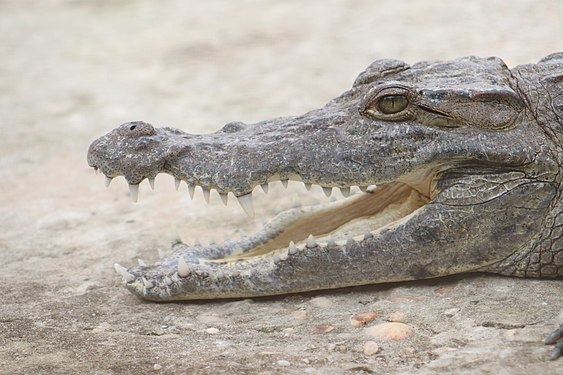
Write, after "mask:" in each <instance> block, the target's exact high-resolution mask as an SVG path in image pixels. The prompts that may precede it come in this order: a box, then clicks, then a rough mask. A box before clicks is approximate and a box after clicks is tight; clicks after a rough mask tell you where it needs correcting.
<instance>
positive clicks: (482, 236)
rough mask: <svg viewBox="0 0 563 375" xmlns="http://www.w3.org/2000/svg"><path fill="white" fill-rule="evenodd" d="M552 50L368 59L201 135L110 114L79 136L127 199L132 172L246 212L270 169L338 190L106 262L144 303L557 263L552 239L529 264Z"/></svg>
mask: <svg viewBox="0 0 563 375" xmlns="http://www.w3.org/2000/svg"><path fill="white" fill-rule="evenodd" d="M561 61H562V60H561V58H560V56H559V57H556V58H549V59H546V60H545V61H543V62H542V63H541V64H535V65H529V66H523V67H519V68H517V69H515V70H513V71H510V70H509V69H508V68H507V67H506V66H505V65H504V63H503V62H502V61H501V60H500V59H497V58H487V59H481V58H474V57H471V58H463V59H458V60H454V61H448V62H436V61H434V62H421V63H417V64H415V65H412V66H409V65H407V64H405V63H404V62H401V61H396V60H379V61H376V62H374V63H373V64H371V65H370V66H369V67H368V68H367V69H366V70H365V71H364V72H363V73H361V74H360V75H359V76H358V78H357V79H356V81H355V82H354V84H353V87H352V88H351V89H350V90H349V91H347V92H345V93H343V94H342V95H341V96H339V97H337V98H335V99H333V100H332V101H330V102H329V103H328V104H327V105H326V106H324V107H323V108H320V109H317V110H313V111H311V112H308V113H306V114H304V115H302V116H296V117H283V118H276V119H273V120H268V121H263V122H259V123H256V124H251V125H249V124H244V123H241V122H232V123H229V124H227V125H225V126H224V127H223V128H222V129H220V130H219V131H217V132H215V133H211V134H204V135H192V134H187V133H184V132H181V131H179V130H177V129H173V128H155V127H153V126H152V125H150V124H147V123H145V122H130V123H126V124H123V125H121V126H120V127H118V128H117V129H115V130H113V131H111V132H110V133H108V134H107V135H105V136H103V137H101V138H99V139H97V140H96V141H94V142H93V143H92V144H91V146H90V149H89V151H88V164H89V165H90V166H91V167H94V168H96V169H99V170H101V171H102V172H103V173H104V174H105V175H106V177H107V179H108V181H110V180H111V178H113V177H116V176H120V175H121V176H124V177H125V179H126V180H127V182H128V183H129V186H130V189H131V194H132V196H133V198H134V200H136V196H137V191H138V185H139V183H140V182H141V181H142V180H143V179H149V181H151V183H152V181H153V180H154V178H155V176H156V175H157V174H159V173H167V174H170V175H172V176H174V177H175V178H176V180H177V181H178V182H179V181H185V182H186V183H187V184H188V187H189V190H190V192H191V193H193V189H194V187H195V186H200V187H201V188H202V189H203V192H204V196H205V197H209V192H210V190H211V189H216V190H217V192H218V193H219V194H220V195H221V197H222V198H223V200H224V201H226V199H227V197H228V194H232V195H234V196H236V197H237V198H238V200H239V202H240V203H241V206H242V207H243V208H244V210H245V211H246V212H247V213H248V214H249V215H253V209H252V191H253V189H254V188H255V187H257V186H258V185H261V186H262V187H263V188H264V189H265V190H266V189H267V186H268V183H270V182H272V181H282V182H286V181H287V180H295V181H302V182H303V183H304V184H305V186H306V187H308V188H309V187H310V186H311V185H313V184H316V185H320V186H321V187H323V189H324V191H325V193H326V194H327V195H329V194H330V192H331V191H332V188H340V190H341V191H342V193H343V195H344V196H346V197H347V198H346V199H343V200H340V201H337V202H334V203H327V204H323V205H319V206H317V207H302V208H295V209H292V210H290V211H287V212H283V213H281V214H279V215H277V216H276V217H274V218H272V219H271V220H270V222H269V223H268V224H267V225H266V226H265V227H264V228H263V229H262V230H261V231H259V232H258V233H256V234H254V235H253V236H251V237H249V238H245V239H242V240H240V241H238V242H230V243H225V244H223V245H210V246H204V247H202V246H199V245H193V246H191V245H186V244H183V243H177V244H175V245H174V246H173V252H172V255H170V256H167V257H165V258H163V259H161V260H160V261H159V262H157V263H156V264H154V265H149V266H147V265H144V264H143V265H140V266H138V267H131V268H129V269H126V268H124V267H121V266H119V265H116V270H117V271H118V272H119V273H120V274H121V275H122V276H123V279H124V284H125V285H126V286H127V287H128V288H129V289H130V290H131V291H132V292H133V293H135V294H137V295H139V296H140V297H142V298H146V299H150V300H177V299H202V298H222V297H247V296H260V295H272V294H282V293H292V292H300V291H307V290H317V289H326V288H336V287H344V286H350V285H362V284H370V283H379V282H390V281H400V280H411V279H421V278H431V277H438V276H443V275H449V274H453V273H458V272H466V271H476V270H481V271H491V272H498V273H505V274H514V275H519V276H526V275H527V276H557V275H558V272H559V275H561V273H562V271H563V267H562V266H561V264H557V263H556V262H555V261H554V260H553V259H559V261H561V259H560V258H562V256H561V255H563V254H561V248H560V247H558V245H555V247H558V248H557V249H556V248H555V247H554V246H551V248H548V249H547V250H546V251H551V252H552V261H551V262H546V263H545V264H543V265H541V266H538V267H534V262H533V261H530V259H531V257H532V256H533V255H534V254H535V253H537V251H536V250H535V249H536V248H539V246H540V244H539V243H540V242H541V240H542V239H543V238H544V237H546V236H547V237H548V238H550V237H549V236H550V234H549V233H548V234H547V235H546V234H542V233H544V232H545V228H546V227H548V226H547V225H546V222H548V221H549V220H551V221H552V222H553V219H554V218H555V219H556V221H557V217H558V218H559V219H558V220H559V223H560V224H561V222H562V221H563V218H562V217H561V215H559V213H560V212H561V203H560V202H561V201H560V196H561V185H560V184H561V175H562V173H561V155H562V154H561V142H560V139H561V124H560V122H559V123H557V119H560V117H557V116H556V114H553V111H552V112H550V110H549V109H546V108H547V107H548V106H549V105H548V104H546V103H548V102H547V101H546V99H545V98H547V97H548V96H549V93H550V92H551V91H549V90H552V92H555V91H557V87H559V89H558V90H559V92H561V90H560V82H561V80H560V79H559V80H557V79H552V81H553V82H555V83H553V84H552V86H551V89H550V88H549V87H548V88H545V87H546V86H549V85H547V84H545V82H547V81H546V77H548V76H549V74H547V73H550V74H552V73H554V72H555V73H558V75H556V76H558V77H559V78H560V77H561V73H562V71H563V69H562V64H561ZM542 64H543V65H542ZM538 67H540V68H541V69H540V68H538ZM546 72H547V73H546ZM552 75H553V74H552ZM534 80H535V81H537V82H535V83H534ZM540 81H541V82H543V83H541V84H540V83H539V82H540ZM558 85H559V86H558ZM532 87H533V89H532ZM542 87H543V88H542ZM542 90H544V91H542ZM558 100H559V103H561V102H560V101H561V98H560V97H559V99H558ZM542 106H544V107H545V108H544V107H542ZM560 107H563V106H560ZM548 112H549V113H548ZM554 119H555V122H554ZM557 140H559V141H557ZM356 187H358V188H359V189H357V188H356ZM368 187H369V188H368ZM351 188H353V190H358V192H357V193H355V194H352V195H351V194H350V189H351ZM360 191H361V192H360ZM554 212H555V213H554ZM557 215H559V216H557ZM550 218H551V219H550ZM562 225H563V224H562ZM552 227H553V223H552ZM552 242H553V241H552ZM560 242H561V241H560ZM554 254H555V255H554ZM557 254H559V258H557ZM554 257H555V258H554ZM561 263H563V262H561ZM558 267H559V268H558Z"/></svg>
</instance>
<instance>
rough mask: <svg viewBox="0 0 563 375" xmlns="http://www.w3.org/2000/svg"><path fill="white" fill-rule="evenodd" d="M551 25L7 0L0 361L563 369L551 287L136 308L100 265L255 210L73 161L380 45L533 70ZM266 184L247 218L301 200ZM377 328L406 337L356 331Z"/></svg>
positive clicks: (248, 109) (410, 14) (5, 366)
mask: <svg viewBox="0 0 563 375" xmlns="http://www.w3.org/2000/svg"><path fill="white" fill-rule="evenodd" d="M540 4H541V5H540ZM562 19H563V3H561V1H556V0H554V1H542V2H541V3H540V2H538V1H537V0H530V1H523V0H519V1H505V2H500V1H499V2H492V1H490V0H479V1H477V0H473V1H471V2H467V1H432V2H423V1H418V2H412V1H354V2H352V1H349V2H347V1H336V0H334V1H330V0H329V1H327V0H315V1H306V2H305V1H297V0H295V1H273V0H272V1H251V0H249V1H227V0H225V1H209V2H204V1H180V0H178V1H172V0H163V1H158V2H157V1H149V0H139V1H126V0H115V1H111V0H89V1H86V0H84V1H79V0H75V1H62V0H61V1H47V0H42V1H40V2H39V1H23V0H18V1H0V35H1V37H0V55H1V56H2V58H1V59H0V88H1V89H0V118H1V119H2V121H1V123H0V129H1V132H2V133H1V134H2V136H1V138H0V153H1V154H0V177H1V179H0V188H1V191H2V194H1V196H0V228H1V231H0V262H1V264H2V272H1V273H0V279H1V281H2V286H3V290H2V293H1V294H0V303H1V304H0V373H2V374H31V373H33V374H79V373H80V374H145V373H185V374H218V373H225V374H246V373H248V374H362V373H366V374H367V373H376V374H383V373H386V374H404V373H417V374H433V373H452V374H453V373H455V374H533V373H538V374H555V373H559V374H560V373H561V372H560V371H561V365H562V362H561V361H562V360H561V359H560V360H559V361H556V362H549V361H548V360H547V352H548V350H549V348H548V347H546V346H544V345H542V343H541V341H542V339H543V338H544V337H545V335H546V334H547V333H548V332H549V331H551V330H552V329H554V328H555V327H556V326H557V325H558V324H559V323H560V322H562V321H563V313H562V308H563V306H562V300H561V296H562V294H563V293H562V292H563V285H562V282H561V281H541V280H521V279H513V278H505V277H495V276H487V275H469V276H468V275H465V276H455V277H451V278H445V279H439V280H432V281H423V282H413V283H402V284H394V285H383V286H381V285H380V286H369V287H361V288H351V289H346V290H338V291H326V292H320V293H313V294H303V295H291V296H282V297H276V298H266V299H247V300H233V301H213V302H201V303H168V304H156V303H147V302H143V301H141V300H139V299H137V298H135V297H133V296H132V295H131V294H129V293H128V292H127V291H126V290H125V289H124V288H123V287H122V286H121V284H120V277H118V275H116V274H115V272H114V271H113V268H112V265H113V263H115V262H119V263H121V264H124V265H131V264H134V263H135V262H136V261H137V258H142V259H144V260H145V261H147V262H154V261H155V260H156V259H157V258H158V255H157V250H158V249H161V250H163V251H167V249H168V248H169V246H170V242H171V241H172V240H173V239H174V238H175V237H176V236H180V237H181V238H182V239H183V240H184V241H187V242H189V241H193V240H194V239H195V238H196V237H197V238H199V240H201V241H209V240H215V241H221V240H222V239H223V236H224V234H228V235H231V236H232V235H235V236H236V235H238V234H239V233H240V232H242V231H244V230H249V229H250V228H252V227H254V226H255V225H256V223H255V222H253V221H250V220H249V219H247V218H246V217H245V215H244V213H243V212H242V210H241V209H240V208H239V207H238V205H237V204H236V202H234V201H233V202H230V203H229V206H228V207H227V208H225V207H223V206H222V205H221V203H220V201H219V199H218V197H217V196H212V204H211V205H209V206H207V205H206V204H205V203H203V199H201V198H202V196H201V192H200V191H198V192H196V199H195V201H193V202H192V201H190V200H189V198H187V194H186V191H185V185H184V186H183V187H182V188H181V189H180V191H179V192H176V191H174V188H173V181H172V179H171V178H167V177H164V176H159V178H158V179H157V189H156V191H155V192H151V191H150V190H149V188H148V184H147V185H145V184H142V186H141V193H140V194H141V196H140V202H139V203H138V204H132V203H131V202H130V200H129V198H128V196H127V187H126V183H125V181H124V180H123V179H116V181H114V182H113V183H112V186H111V187H110V188H109V190H106V189H105V188H104V187H103V178H102V177H100V176H95V175H94V173H93V171H92V170H91V169H89V168H88V167H87V165H86V160H85V159H86V150H87V148H88V145H89V143H90V142H91V141H92V140H93V139H95V138H97V137H98V136H101V135H102V134H104V133H106V132H107V131H109V130H111V129H112V128H114V127H116V126H118V125H119V124H121V123H122V122H126V121H130V120H140V119H142V120H145V121H149V122H151V123H153V124H155V125H157V126H165V125H173V126H175V127H179V128H182V129H184V130H186V131H190V132H194V133H197V132H208V131H214V130H216V129H218V128H219V127H221V126H222V125H223V124H224V123H226V122H228V121H231V120H241V121H245V122H253V121H257V120H260V119H266V118H271V117H274V116H279V115H291V114H299V113H302V112H305V111H307V110H309V109H313V108H316V107H318V106H320V105H323V104H324V103H325V102H326V101H327V100H329V99H331V98H333V97H335V96H337V95H338V94H340V93H341V92H343V91H344V90H346V89H348V88H349V87H350V85H351V83H352V81H353V80H354V78H355V76H356V75H357V74H358V73H359V72H360V71H361V70H362V69H363V68H365V67H366V66H367V65H368V64H369V63H370V62H371V61H373V60H375V59H377V58H384V57H389V58H398V59H403V60H406V61H408V62H411V63H414V62H416V61H418V60H427V59H450V58H455V57H460V56H464V55H480V56H488V55H496V56H500V57H502V58H504V59H505V61H506V62H507V64H508V65H509V66H514V65H516V64H520V63H528V62H535V61H537V60H539V59H540V58H541V57H543V56H545V55H547V54H549V53H552V52H556V51H561V50H563V44H562V42H563V40H562V39H561V36H562V35H563V22H561V20H562ZM272 190H274V191H273V192H271V193H270V195H269V196H265V195H264V194H262V193H258V192H256V194H255V196H256V198H255V206H256V209H257V219H256V221H257V222H260V219H261V218H262V217H268V215H270V214H271V213H272V211H275V210H277V209H280V208H283V207H286V208H287V207H290V206H291V205H292V204H293V203H294V199H296V198H297V196H298V195H303V194H304V192H305V190H304V188H303V187H302V186H290V189H289V190H288V191H287V192H286V191H284V190H283V189H281V188H280V187H279V186H277V187H276V188H274V189H272ZM317 193H319V192H318V191H317ZM274 197H275V198H276V199H277V198H279V200H274ZM371 311H373V312H375V320H373V321H370V322H367V324H366V326H365V327H356V326H354V325H353V324H352V323H351V318H352V317H353V316H354V315H355V314H360V313H367V312H371ZM372 317H373V316H372ZM386 321H399V322H403V323H405V324H406V325H407V326H408V327H410V328H411V329H412V331H413V334H412V335H410V336H409V337H407V338H403V339H401V340H385V339H380V338H374V337H371V336H370V335H369V334H368V331H367V330H366V329H367V328H369V327H373V326H376V325H377V324H380V323H383V322H386ZM368 341H374V342H375V343H376V344H377V346H378V350H377V351H376V352H375V353H374V350H375V349H374V344H373V343H371V344H366V342H368ZM558 371H559V372H558Z"/></svg>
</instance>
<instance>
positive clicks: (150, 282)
mask: <svg viewBox="0 0 563 375" xmlns="http://www.w3.org/2000/svg"><path fill="white" fill-rule="evenodd" d="M143 284H145V289H150V288H152V287H153V286H154V284H153V283H152V281H149V280H147V279H145V278H144V277H143Z"/></svg>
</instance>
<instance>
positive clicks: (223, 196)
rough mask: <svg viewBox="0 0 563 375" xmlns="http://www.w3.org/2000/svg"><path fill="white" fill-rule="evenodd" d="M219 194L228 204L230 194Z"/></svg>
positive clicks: (225, 203) (224, 202)
mask: <svg viewBox="0 0 563 375" xmlns="http://www.w3.org/2000/svg"><path fill="white" fill-rule="evenodd" d="M219 196H220V197H221V201H223V204H224V205H225V206H226V205H227V202H228V200H229V195H228V194H227V193H219Z"/></svg>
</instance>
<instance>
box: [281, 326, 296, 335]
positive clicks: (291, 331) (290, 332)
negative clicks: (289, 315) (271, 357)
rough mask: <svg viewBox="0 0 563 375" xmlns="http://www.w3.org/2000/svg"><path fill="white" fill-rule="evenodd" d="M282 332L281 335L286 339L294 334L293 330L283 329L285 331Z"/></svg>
mask: <svg viewBox="0 0 563 375" xmlns="http://www.w3.org/2000/svg"><path fill="white" fill-rule="evenodd" d="M282 332H283V335H284V336H285V337H288V336H291V335H293V334H294V333H295V329H294V328H285V329H283V330H282Z"/></svg>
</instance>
